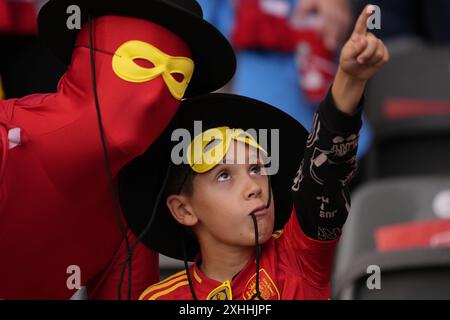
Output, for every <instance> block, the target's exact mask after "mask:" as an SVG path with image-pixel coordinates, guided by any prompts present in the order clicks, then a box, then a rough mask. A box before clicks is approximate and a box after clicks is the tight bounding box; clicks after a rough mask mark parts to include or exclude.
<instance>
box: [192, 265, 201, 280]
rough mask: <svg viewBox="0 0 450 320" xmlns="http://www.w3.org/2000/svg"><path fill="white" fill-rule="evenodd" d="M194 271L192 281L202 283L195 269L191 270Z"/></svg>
mask: <svg viewBox="0 0 450 320" xmlns="http://www.w3.org/2000/svg"><path fill="white" fill-rule="evenodd" d="M193 270H194V279H195V280H196V281H197V282H198V283H202V279H201V278H200V277H199V275H198V274H197V271H195V268H193Z"/></svg>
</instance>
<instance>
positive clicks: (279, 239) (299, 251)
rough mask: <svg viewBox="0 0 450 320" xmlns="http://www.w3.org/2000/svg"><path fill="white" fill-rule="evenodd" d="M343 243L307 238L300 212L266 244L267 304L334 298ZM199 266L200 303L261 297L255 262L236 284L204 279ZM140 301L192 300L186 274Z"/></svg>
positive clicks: (262, 274)
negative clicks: (334, 275)
mask: <svg viewBox="0 0 450 320" xmlns="http://www.w3.org/2000/svg"><path fill="white" fill-rule="evenodd" d="M337 242H338V239H336V240H333V241H318V240H314V239H311V238H309V237H308V236H306V235H305V234H304V233H303V231H302V229H301V228H300V225H299V223H298V219H297V214H296V212H295V210H293V211H292V215H291V218H290V220H289V222H288V223H287V224H286V226H285V227H284V229H283V230H280V231H278V232H275V233H274V234H273V235H272V238H271V239H270V240H269V241H268V242H267V243H266V244H264V245H263V246H262V253H261V261H260V271H259V282H260V284H259V285H260V291H261V295H262V297H263V299H264V300H303V299H310V300H319V299H330V296H331V294H330V275H331V270H332V263H333V257H334V252H335V248H336V245H337ZM197 262H198V259H197V261H196V263H195V264H194V265H193V266H192V267H190V274H191V277H192V283H193V286H194V290H195V293H196V295H197V298H198V299H200V300H249V299H251V298H252V296H253V295H254V294H255V293H256V290H255V289H256V288H255V287H256V273H255V272H256V266H255V258H254V257H252V258H250V259H249V261H248V263H247V264H246V266H245V267H244V268H243V269H242V271H241V272H240V273H239V274H238V275H237V276H236V277H235V278H234V279H233V280H230V281H226V282H224V283H220V282H218V281H216V280H213V279H210V278H208V277H207V276H206V275H204V274H203V273H202V272H201V271H200V269H199V268H198V265H197ZM139 299H140V300H190V299H192V295H191V291H190V288H189V282H188V279H187V275H186V271H185V270H184V271H180V272H178V273H176V274H174V275H172V276H171V277H169V278H167V279H165V280H164V281H161V282H159V283H157V284H155V285H152V286H150V287H149V288H148V289H146V290H145V291H144V292H143V293H142V294H141V296H140V298H139Z"/></svg>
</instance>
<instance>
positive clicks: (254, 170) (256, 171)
mask: <svg viewBox="0 0 450 320" xmlns="http://www.w3.org/2000/svg"><path fill="white" fill-rule="evenodd" d="M250 173H251V174H260V173H261V166H259V165H254V166H252V167H251V168H250Z"/></svg>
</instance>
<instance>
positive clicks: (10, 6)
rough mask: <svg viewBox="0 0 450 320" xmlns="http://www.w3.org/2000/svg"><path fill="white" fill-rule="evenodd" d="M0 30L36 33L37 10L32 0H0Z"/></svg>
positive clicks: (3, 31)
mask: <svg viewBox="0 0 450 320" xmlns="http://www.w3.org/2000/svg"><path fill="white" fill-rule="evenodd" d="M0 32H1V33H9V34H28V35H29V34H36V33H37V10H36V4H35V3H34V1H17V0H16V1H14V0H0Z"/></svg>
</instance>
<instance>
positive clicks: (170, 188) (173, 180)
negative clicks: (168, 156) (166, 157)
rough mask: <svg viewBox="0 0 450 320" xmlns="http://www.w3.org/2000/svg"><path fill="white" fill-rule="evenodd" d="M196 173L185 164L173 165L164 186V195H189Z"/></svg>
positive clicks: (192, 188) (191, 192)
mask: <svg viewBox="0 0 450 320" xmlns="http://www.w3.org/2000/svg"><path fill="white" fill-rule="evenodd" d="M195 176H196V173H195V172H194V171H193V170H192V169H191V167H190V166H189V165H187V164H181V165H177V166H173V167H172V168H171V173H170V176H169V180H168V182H167V187H166V196H170V195H172V194H185V195H187V196H191V195H192V194H193V192H194V177H195Z"/></svg>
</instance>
